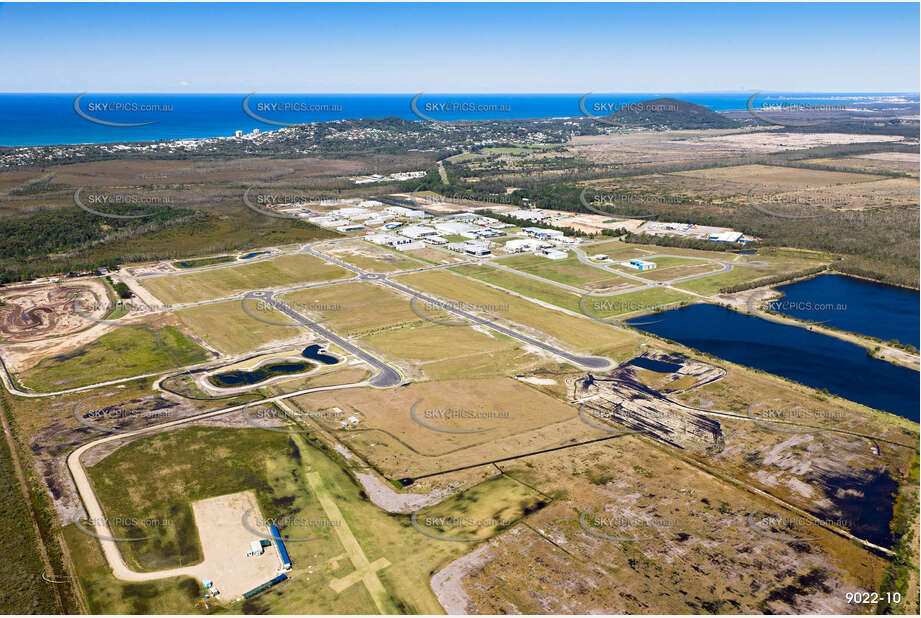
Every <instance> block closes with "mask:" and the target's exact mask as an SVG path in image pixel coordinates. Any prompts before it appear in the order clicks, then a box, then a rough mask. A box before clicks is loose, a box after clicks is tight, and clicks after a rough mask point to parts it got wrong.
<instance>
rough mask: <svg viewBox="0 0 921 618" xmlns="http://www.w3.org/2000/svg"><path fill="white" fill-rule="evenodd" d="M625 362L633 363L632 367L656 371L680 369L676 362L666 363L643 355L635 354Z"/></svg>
mask: <svg viewBox="0 0 921 618" xmlns="http://www.w3.org/2000/svg"><path fill="white" fill-rule="evenodd" d="M627 364H628V365H633V366H634V367H640V368H642V369H648V370H650V371H655V372H657V373H674V372H676V371H678V370H679V369H681V365H678V364H676V363H667V362H665V361H660V360H656V359H654V358H647V357H645V356H637V357H636V358H634V359H633V360H631V361H630V362H628V363H627Z"/></svg>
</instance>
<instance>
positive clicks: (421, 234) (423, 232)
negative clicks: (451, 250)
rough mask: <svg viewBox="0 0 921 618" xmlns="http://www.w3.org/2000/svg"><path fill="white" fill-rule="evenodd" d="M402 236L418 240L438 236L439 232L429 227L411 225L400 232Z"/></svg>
mask: <svg viewBox="0 0 921 618" xmlns="http://www.w3.org/2000/svg"><path fill="white" fill-rule="evenodd" d="M400 234H401V235H403V236H406V237H407V238H412V239H413V240H416V239H420V238H425V237H426V236H437V235H438V230H436V229H435V228H431V227H428V226H427V225H410V226H408V227H405V228H403V229H402V230H400Z"/></svg>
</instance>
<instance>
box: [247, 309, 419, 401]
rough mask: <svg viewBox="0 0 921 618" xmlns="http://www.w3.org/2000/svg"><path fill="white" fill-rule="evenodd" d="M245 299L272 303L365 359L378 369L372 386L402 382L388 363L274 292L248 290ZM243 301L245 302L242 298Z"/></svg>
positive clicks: (397, 373)
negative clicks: (324, 325) (295, 307)
mask: <svg viewBox="0 0 921 618" xmlns="http://www.w3.org/2000/svg"><path fill="white" fill-rule="evenodd" d="M245 298H246V299H252V300H260V301H263V302H266V303H268V304H270V305H272V306H273V307H274V308H275V309H277V310H278V311H281V312H282V313H284V314H285V315H287V316H288V317H290V318H293V319H294V320H295V321H296V322H298V323H299V324H301V325H302V326H306V327H307V328H309V329H310V330H312V331H314V332H315V333H318V334H320V335H322V336H323V337H326V338H327V339H328V340H329V341H332V342H333V343H335V344H336V345H338V346H339V347H340V348H342V349H343V350H346V351H347V352H350V353H351V354H353V355H354V356H357V357H358V358H360V359H361V360H363V361H365V362H366V363H368V364H369V365H371V366H372V367H374V368H375V369H377V370H378V374H377V375H376V376H374V377H373V378H372V379H371V380H370V382H369V383H370V384H371V385H372V386H379V387H387V386H399V385H400V384H402V383H403V376H401V375H400V372H399V371H397V370H396V369H394V368H393V367H391V366H390V365H388V364H387V363H385V362H383V361H381V360H379V359H377V358H375V357H373V356H371V355H370V354H368V353H367V352H365V351H364V350H362V349H361V348H359V347H357V346H355V345H354V344H352V343H351V342H349V341H348V340H346V339H343V338H342V337H340V336H339V335H337V334H336V333H334V332H333V331H331V330H329V329H327V328H324V327H323V326H320V325H319V324H318V323H317V322H314V321H313V320H311V319H310V318H308V317H306V316H303V315H301V314H300V313H298V312H297V311H295V310H294V309H293V308H291V306H290V305H289V304H288V303H285V302H281V301H278V300H275V293H274V292H271V291H257V292H249V293H247V294H246V297H245ZM244 302H246V301H245V300H244Z"/></svg>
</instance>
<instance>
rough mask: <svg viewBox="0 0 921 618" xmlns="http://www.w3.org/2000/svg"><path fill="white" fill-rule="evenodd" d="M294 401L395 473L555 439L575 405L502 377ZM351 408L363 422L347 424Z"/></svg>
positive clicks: (320, 395)
mask: <svg viewBox="0 0 921 618" xmlns="http://www.w3.org/2000/svg"><path fill="white" fill-rule="evenodd" d="M548 378H549V379H550V380H551V381H552V382H557V381H558V380H559V378H558V377H549V376H548ZM546 379H547V378H545V380H546ZM295 402H296V404H297V406H298V408H299V409H300V410H301V411H302V412H304V413H305V414H306V415H308V416H309V418H311V419H314V420H316V421H317V422H318V423H320V424H321V425H322V426H323V427H325V428H326V429H327V430H329V431H331V432H333V433H334V434H335V435H336V437H337V438H338V439H340V440H342V441H343V442H345V443H346V444H348V445H349V448H351V449H352V450H353V451H354V452H356V453H357V454H358V455H360V456H361V457H362V458H363V459H364V460H366V461H368V462H370V463H372V464H373V465H374V466H375V467H378V468H379V469H381V470H383V471H384V472H385V473H386V474H387V475H388V476H389V477H390V478H395V479H396V478H404V477H407V476H414V475H417V474H419V473H421V471H423V470H424V471H425V472H431V471H436V470H443V469H448V468H452V467H458V466H462V465H466V464H472V463H479V462H481V461H486V460H488V459H491V458H492V457H490V453H492V454H495V453H499V452H502V453H510V454H511V453H514V452H515V451H514V448H520V449H523V450H526V451H527V450H538V449H539V448H541V447H542V446H553V445H556V444H558V443H559V440H560V434H559V427H560V425H559V424H560V423H562V422H564V421H569V420H573V419H575V417H576V415H577V409H576V408H575V407H573V406H570V405H568V404H566V403H564V402H562V401H560V400H559V399H557V398H555V397H552V396H550V395H547V394H545V393H543V392H541V391H540V390H538V389H537V388H534V387H533V386H529V385H527V384H525V383H523V382H521V381H519V380H515V379H512V378H505V377H495V378H483V379H462V380H442V381H437V382H423V383H414V384H411V385H409V386H407V387H405V388H402V389H400V390H399V391H397V392H394V393H393V394H392V395H391V396H388V397H387V398H386V399H384V398H382V397H380V394H379V393H377V392H376V391H374V390H373V389H350V390H348V391H339V392H330V393H323V392H320V393H312V394H310V395H303V396H301V397H298V398H296V399H295ZM350 416H355V417H356V418H358V419H359V421H360V422H359V424H358V425H356V426H350V427H349V428H348V429H345V428H343V427H342V426H341V423H342V421H344V420H345V419H347V418H348V417H350ZM414 416H415V419H414V418H413V417H414ZM586 429H588V428H587V427H586ZM525 436H527V437H525ZM372 445H373V446H372Z"/></svg>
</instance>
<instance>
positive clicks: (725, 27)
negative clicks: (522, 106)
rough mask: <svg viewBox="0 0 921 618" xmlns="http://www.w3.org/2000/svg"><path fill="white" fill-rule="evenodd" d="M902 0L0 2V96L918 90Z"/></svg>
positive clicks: (912, 13)
mask: <svg viewBox="0 0 921 618" xmlns="http://www.w3.org/2000/svg"><path fill="white" fill-rule="evenodd" d="M918 24H919V4H918V3H886V4H884V3H866V4H864V3H840V4H839V3H810V4H761V3H757V4H756V3H752V4H741V3H740V4H729V3H719V4H690V3H684V4H632V3H631V4H627V3H621V4H531V3H514V4H339V3H337V4H271V5H269V4H258V5H254V4H66V5H62V4H13V3H5V4H2V5H0V58H2V59H3V61H2V62H0V92H84V91H87V92H100V93H101V92H234V93H239V92H251V91H257V92H302V93H310V92H330V93H332V92H336V93H356V92H368V93H372V92H373V93H385V92H392V93H412V92H420V91H426V92H483V93H491V92H504V93H517V92H567V93H571V92H587V91H593V92H644V93H646V92H648V93H654V92H721V91H731V92H740V91H750V90H764V91H774V92H918V91H919V90H921V88H919V72H921V67H919V25H918Z"/></svg>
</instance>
